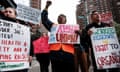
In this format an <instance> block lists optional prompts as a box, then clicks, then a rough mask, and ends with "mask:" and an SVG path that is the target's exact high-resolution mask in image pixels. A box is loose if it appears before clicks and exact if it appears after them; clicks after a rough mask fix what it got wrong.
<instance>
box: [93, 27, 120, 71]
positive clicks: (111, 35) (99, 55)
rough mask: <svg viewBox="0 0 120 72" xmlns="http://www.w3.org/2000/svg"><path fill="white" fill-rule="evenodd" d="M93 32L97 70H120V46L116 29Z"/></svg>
mask: <svg viewBox="0 0 120 72" xmlns="http://www.w3.org/2000/svg"><path fill="white" fill-rule="evenodd" d="M93 32H94V33H93V34H92V36H91V40H92V46H93V51H94V55H95V61H96V65H97V68H98V69H108V68H120V45H119V42H118V39H117V36H116V32H115V28H114V27H105V28H96V29H94V31H93Z"/></svg>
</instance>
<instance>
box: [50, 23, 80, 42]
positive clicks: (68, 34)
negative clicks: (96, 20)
mask: <svg viewBox="0 0 120 72" xmlns="http://www.w3.org/2000/svg"><path fill="white" fill-rule="evenodd" d="M75 30H79V26H78V25H66V24H59V25H55V26H53V27H52V28H51V33H50V37H49V43H50V44H51V43H68V44H75V43H80V41H79V40H80V39H79V36H78V35H77V34H75Z"/></svg>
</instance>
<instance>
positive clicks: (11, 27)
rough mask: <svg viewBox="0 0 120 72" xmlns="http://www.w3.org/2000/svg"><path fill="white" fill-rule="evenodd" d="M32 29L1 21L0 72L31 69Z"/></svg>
mask: <svg viewBox="0 0 120 72" xmlns="http://www.w3.org/2000/svg"><path fill="white" fill-rule="evenodd" d="M29 48H30V29H29V28H28V27H26V26H24V25H21V24H18V23H13V22H9V21H4V20H0V71H11V70H19V69H26V68H29V62H28V57H29Z"/></svg>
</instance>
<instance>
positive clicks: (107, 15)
mask: <svg viewBox="0 0 120 72" xmlns="http://www.w3.org/2000/svg"><path fill="white" fill-rule="evenodd" d="M100 16H101V21H102V22H104V23H107V24H110V25H112V24H113V18H112V13H111V12H107V13H102V14H100Z"/></svg>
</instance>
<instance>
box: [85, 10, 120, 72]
mask: <svg viewBox="0 0 120 72" xmlns="http://www.w3.org/2000/svg"><path fill="white" fill-rule="evenodd" d="M91 20H92V23H90V24H88V25H87V26H86V28H85V30H86V34H87V35H86V37H85V39H84V41H85V42H84V43H87V44H88V49H89V48H91V58H92V63H93V70H94V72H108V71H109V72H118V71H117V69H97V66H96V63H95V56H94V53H93V48H92V43H91V38H90V36H91V35H92V33H93V31H92V29H93V28H104V27H109V26H110V25H109V24H106V23H103V22H101V18H100V15H99V13H98V12H97V11H93V12H92V14H91Z"/></svg>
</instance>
